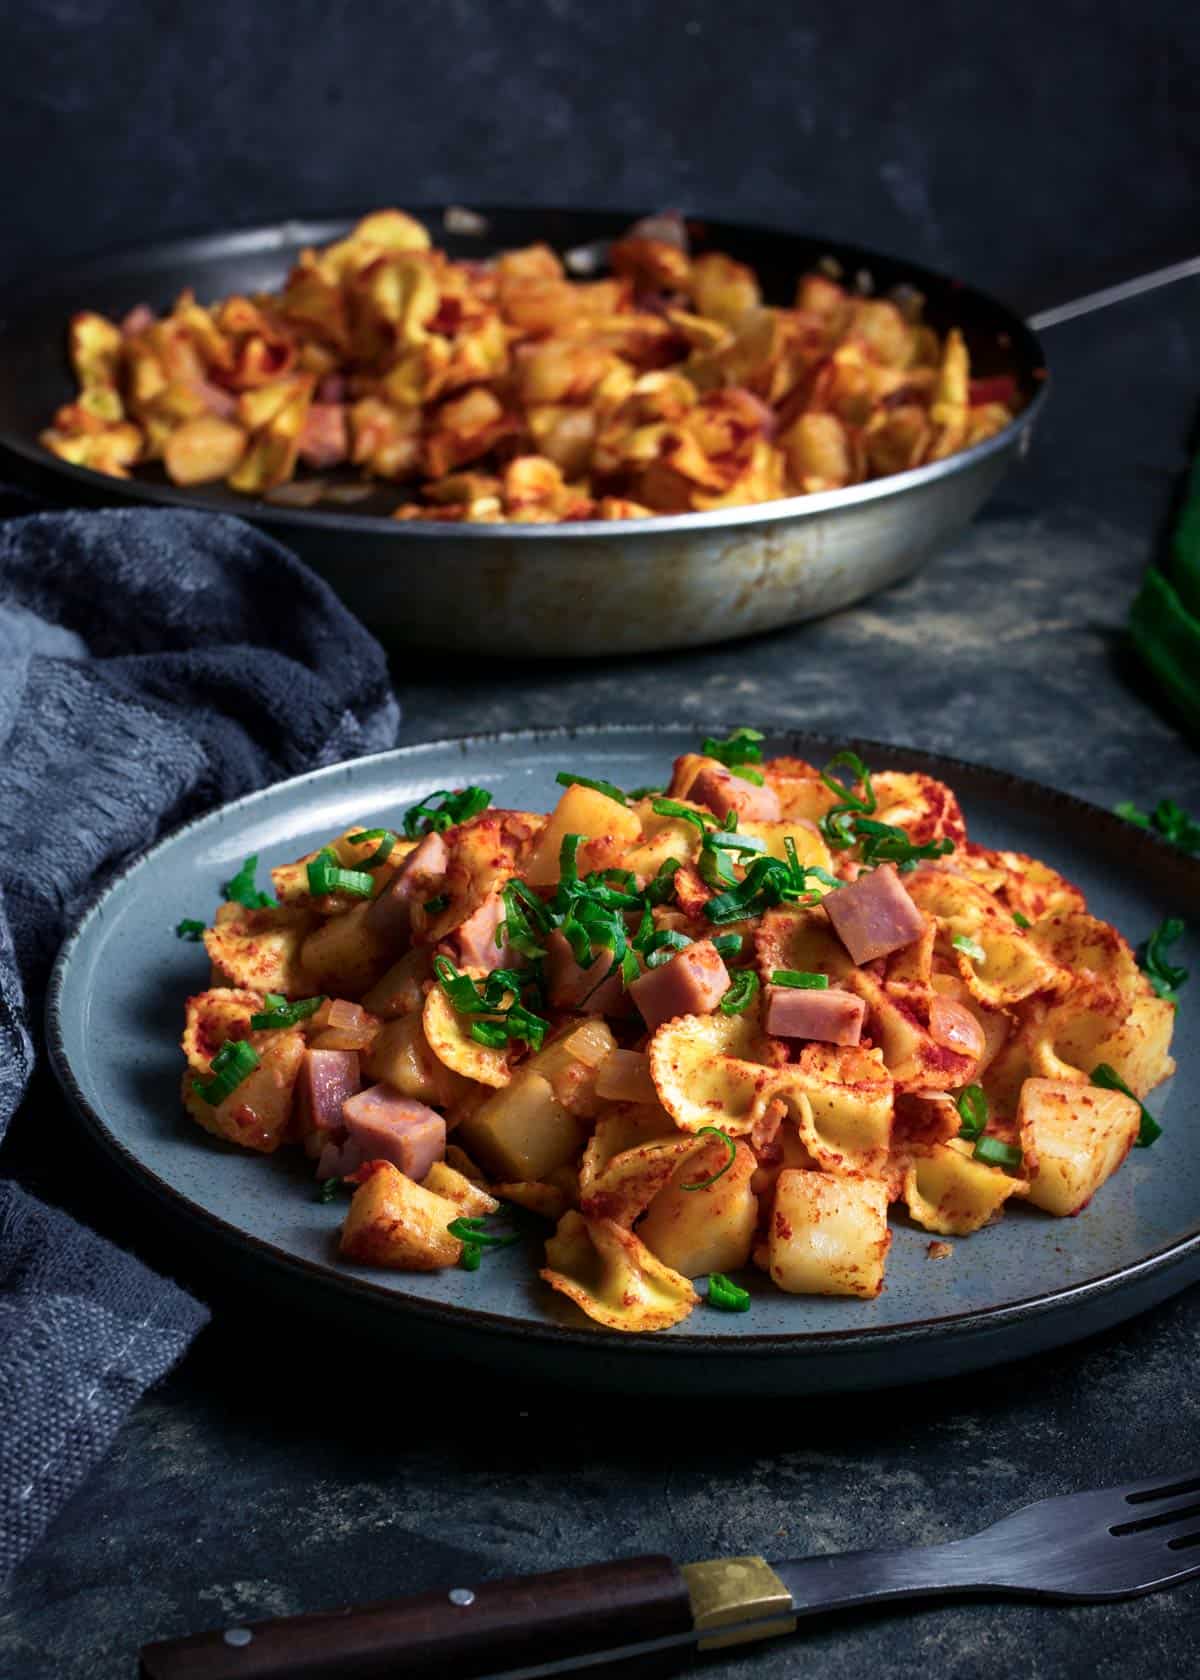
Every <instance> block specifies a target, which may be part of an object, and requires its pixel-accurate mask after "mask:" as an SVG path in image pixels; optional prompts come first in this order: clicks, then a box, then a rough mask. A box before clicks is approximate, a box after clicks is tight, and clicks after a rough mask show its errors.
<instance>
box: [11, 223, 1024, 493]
mask: <svg viewBox="0 0 1200 1680" xmlns="http://www.w3.org/2000/svg"><path fill="white" fill-rule="evenodd" d="M481 249H482V248H481ZM609 262H610V266H611V269H612V273H611V275H606V276H603V277H600V278H594V277H591V276H589V277H587V278H583V277H580V276H579V275H578V274H576V273H573V272H572V266H574V267H575V268H576V269H577V268H578V267H579V266H580V262H579V259H578V258H577V259H576V261H575V263H574V265H572V258H571V255H570V254H568V256H567V257H566V259H563V258H561V257H559V256H558V255H557V254H556V253H555V252H554V251H552V250H551V249H550V248H549V246H547V245H533V246H530V247H528V248H526V249H524V250H516V251H506V252H502V253H500V254H498V255H495V256H492V257H489V258H487V260H480V259H472V260H469V261H455V260H452V259H451V258H450V257H449V256H448V255H447V254H446V253H445V252H443V251H440V250H438V249H436V248H435V247H434V246H433V244H432V241H431V239H430V236H429V233H428V231H427V230H426V228H425V227H424V225H423V224H422V223H420V222H418V221H417V220H415V219H414V218H413V217H411V216H408V215H406V214H404V213H403V212H402V211H399V210H381V211H376V212H375V213H374V214H372V215H369V216H366V217H364V218H363V220H362V221H360V222H359V223H358V224H357V226H356V227H355V228H353V229H352V231H351V232H350V233H349V234H348V235H347V236H346V238H344V239H340V240H338V241H337V242H336V243H334V244H332V245H329V246H326V247H325V248H324V249H322V250H305V251H303V252H302V253H301V255H300V258H299V260H298V261H297V263H296V265H295V266H294V268H293V269H292V271H291V273H290V274H289V275H288V276H287V278H286V280H285V281H284V283H283V285H282V287H281V289H280V290H279V291H277V292H273V293H263V294H259V295H255V296H253V297H236V296H235V297H227V298H224V299H220V300H218V301H216V302H214V303H207V304H201V303H199V302H197V300H196V298H195V296H194V295H193V294H192V292H190V291H185V292H183V293H182V294H181V296H180V297H179V298H178V299H177V300H176V302H175V304H174V306H173V308H171V309H170V311H169V312H168V313H166V314H164V315H162V316H156V315H155V314H154V313H153V312H152V311H151V310H150V309H149V308H147V307H145V306H138V307H137V308H135V309H133V310H132V311H130V312H129V313H128V314H127V315H126V316H125V317H124V318H123V319H122V320H121V321H119V322H118V321H113V320H109V319H107V318H106V317H105V316H102V315H99V314H96V313H94V312H90V311H84V312H81V313H79V314H77V315H75V316H74V317H73V318H72V320H71V323H70V328H69V353H70V359H71V364H72V368H73V371H74V374H75V379H76V382H77V386H78V390H77V393H76V396H75V398H74V400H73V401H71V402H69V403H66V404H64V405H63V406H62V407H61V408H60V409H59V410H58V411H57V413H56V414H55V415H54V417H53V424H52V425H50V426H49V427H48V428H47V429H46V430H45V431H44V432H43V433H42V434H41V442H42V444H43V445H44V446H45V448H47V449H48V450H50V451H51V452H52V453H53V454H55V455H57V456H58V457H59V458H60V459H62V460H65V461H68V462H71V463H72V464H74V465H76V466H84V467H90V468H91V469H92V470H93V471H95V472H101V473H105V474H107V475H109V476H111V477H117V478H128V477H129V476H130V474H131V473H132V472H133V471H134V470H135V469H136V468H137V467H139V466H144V465H148V464H150V463H161V467H162V470H163V471H164V472H165V473H166V475H167V477H168V478H169V479H170V480H171V481H172V482H173V483H175V484H180V485H185V486H187V485H196V484H205V483H212V482H217V481H222V482H224V483H225V484H226V485H228V487H229V488H230V489H232V490H236V491H238V492H240V493H241V494H243V495H247V496H262V497H266V498H267V499H268V500H271V501H276V502H279V503H283V504H287V505H291V506H299V507H304V506H315V505H316V504H318V503H319V502H321V501H323V500H327V501H330V502H339V501H340V502H352V501H353V500H354V499H356V497H358V496H359V495H361V494H366V493H369V491H370V488H371V484H372V483H374V484H376V485H381V484H382V485H388V484H391V485H395V486H397V487H398V489H397V494H398V495H399V498H400V499H399V501H398V503H397V504H396V506H395V509H394V511H395V516H396V517H397V518H398V519H405V520H409V519H423V520H438V521H443V522H445V521H449V522H462V523H468V524H497V523H512V524H529V523H536V524H544V523H554V522H560V521H572V520H580V519H598V520H614V519H636V518H645V517H647V516H649V515H651V514H655V513H687V512H703V511H707V510H711V509H717V508H725V507H737V506H742V505H745V504H748V503H756V502H769V501H773V500H776V499H778V498H779V497H784V496H795V495H804V494H809V493H813V492H819V491H824V490H836V489H842V488H844V487H846V486H848V485H854V484H859V483H862V482H863V481H865V480H867V479H872V478H879V477H881V476H884V475H886V474H888V473H895V472H903V471H905V470H906V469H908V468H911V467H916V466H920V465H922V464H923V463H926V462H929V461H937V460H941V459H942V458H944V457H945V456H947V455H950V454H953V453H955V452H956V451H958V450H961V449H965V448H969V447H970V446H971V445H972V444H974V443H978V442H980V441H981V440H983V439H984V438H987V437H989V436H991V435H992V434H994V433H996V432H998V431H1000V430H1001V429H1002V428H1003V427H1005V426H1006V425H1007V424H1008V423H1009V421H1010V420H1012V419H1013V417H1014V414H1015V412H1016V410H1017V407H1018V406H1019V398H1018V392H1017V387H1016V383H1015V381H1014V380H1013V379H1012V378H1009V377H998V378H990V379H984V380H972V378H971V370H970V359H969V355H968V351H967V347H966V344H965V342H964V340H963V337H962V334H961V333H960V332H959V331H958V329H957V328H953V327H952V328H951V329H950V330H949V331H948V332H947V333H946V334H945V335H944V336H940V335H939V334H938V333H936V332H934V331H933V330H932V329H931V328H930V327H929V326H928V325H926V324H925V323H924V322H923V321H922V319H921V303H920V299H919V297H918V296H917V295H916V293H915V292H913V291H912V290H911V289H909V290H907V291H905V292H903V293H901V294H898V295H897V296H895V297H887V298H884V297H871V296H865V295H863V294H862V293H861V292H860V291H857V290H853V289H850V288H848V287H846V286H844V285H842V284H841V283H839V282H838V281H837V280H835V279H833V278H831V276H830V275H828V274H808V275H804V276H802V277H801V278H800V280H799V281H798V283H797V285H796V288H795V292H794V295H793V296H792V297H791V298H790V299H789V300H788V301H787V303H786V304H785V305H783V306H777V305H775V304H768V303H767V302H766V301H765V300H764V297H763V294H762V290H761V287H760V284H759V280H758V277H757V276H756V275H755V273H754V272H753V270H752V269H750V268H748V267H746V266H745V265H744V264H742V263H739V262H735V261H734V260H733V258H731V257H729V256H726V255H724V254H723V253H721V252H716V251H704V252H693V251H692V250H691V249H690V248H689V235H688V230H687V228H686V226H685V224H684V222H683V220H682V219H681V218H679V217H672V216H665V217H654V218H651V219H650V220H649V221H647V222H646V223H644V224H639V225H638V226H636V227H635V228H633V229H631V230H630V233H629V235H628V236H627V237H625V238H623V239H620V240H617V241H616V242H615V243H614V244H613V246H612V247H611V250H610V252H609ZM335 472H336V473H337V474H338V475H339V476H338V478H337V480H336V482H335V481H334V480H333V479H331V478H330V477H329V475H330V474H331V473H335ZM356 475H357V478H358V479H359V480H360V481H361V482H356V481H355V477H356Z"/></svg>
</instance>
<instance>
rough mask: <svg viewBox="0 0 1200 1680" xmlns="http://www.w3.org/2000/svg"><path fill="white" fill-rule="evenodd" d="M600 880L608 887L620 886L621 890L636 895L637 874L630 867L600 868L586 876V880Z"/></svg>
mask: <svg viewBox="0 0 1200 1680" xmlns="http://www.w3.org/2000/svg"><path fill="white" fill-rule="evenodd" d="M597 879H598V880H600V881H601V882H603V883H604V884H605V885H607V886H610V887H620V889H621V891H622V892H627V893H631V894H632V895H633V896H634V897H636V896H637V876H636V875H635V874H634V873H633V870H632V869H601V870H597V871H596V872H595V873H594V874H592V875H589V876H588V880H589V881H591V880H597Z"/></svg>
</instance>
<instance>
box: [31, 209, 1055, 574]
mask: <svg viewBox="0 0 1200 1680" xmlns="http://www.w3.org/2000/svg"><path fill="white" fill-rule="evenodd" d="M448 208H454V207H453V206H447V205H440V206H439V205H433V204H413V205H412V206H410V213H412V214H415V215H416V216H417V217H418V218H420V217H422V216H424V217H428V218H429V219H430V220H433V219H435V218H436V217H438V216H439V215H440V216H444V215H445V213H446V210H447V209H448ZM471 208H472V209H473V210H474V211H475V212H476V213H478V214H479V215H482V216H485V217H487V216H502V215H511V214H513V213H514V212H515V213H520V214H531V215H537V214H539V213H540V214H542V215H545V216H547V217H550V216H582V217H596V218H604V217H609V216H612V217H614V218H616V219H617V220H622V219H624V218H626V217H628V218H629V220H630V222H632V221H634V220H637V219H638V218H640V217H641V216H644V215H647V214H650V213H651V212H647V211H634V210H624V209H622V208H620V207H615V206H594V205H593V206H585V207H579V206H573V207H572V206H564V205H555V204H521V205H513V204H496V203H478V204H475V205H472V206H471ZM369 213H370V212H365V211H364V212H360V213H359V214H358V215H356V214H355V213H353V212H348V213H345V214H339V213H337V212H329V213H328V214H323V215H307V214H306V215H304V216H292V217H283V218H281V219H279V220H278V221H265V222H254V223H249V224H245V225H241V226H236V227H233V226H230V227H224V228H215V229H214V228H211V227H209V228H206V229H203V230H200V229H197V230H195V231H193V232H190V233H188V232H183V233H180V234H175V235H171V236H170V237H169V238H167V239H161V240H157V241H147V242H143V243H140V244H132V245H126V244H121V245H118V246H115V247H113V248H110V249H108V250H105V251H98V252H94V253H92V254H91V255H90V256H89V255H86V254H85V255H84V256H82V257H81V258H80V259H79V260H78V261H77V262H73V263H72V264H71V266H70V268H69V269H67V270H65V271H63V272H61V273H59V274H56V275H55V278H54V287H53V293H52V294H49V293H47V292H46V291H45V289H43V291H42V292H41V293H39V294H38V299H37V304H36V306H31V305H30V304H29V302H28V298H27V296H26V295H24V291H25V288H27V286H28V281H26V282H25V286H24V287H22V285H21V283H20V282H18V283H17V285H16V286H15V287H14V286H6V287H4V288H3V289H2V290H0V311H3V312H4V313H5V314H7V316H8V317H10V318H9V319H3V318H0V344H2V343H3V339H4V337H5V336H7V333H9V332H11V331H13V330H14V329H15V330H17V331H18V332H19V331H20V329H21V327H22V325H23V324H24V323H25V322H27V321H28V320H30V319H33V318H34V317H35V316H36V315H38V314H39V313H40V311H41V310H43V309H44V308H45V307H46V306H47V303H48V302H53V301H55V300H56V299H57V298H58V296H59V294H60V293H61V294H63V296H64V297H65V296H67V295H69V294H70V291H71V288H72V286H73V285H74V284H76V283H78V284H81V285H82V284H84V283H86V281H87V279H88V277H89V275H91V274H93V273H96V272H98V271H111V270H112V269H113V268H118V269H124V268H126V267H129V268H132V267H134V265H135V264H136V261H137V259H139V258H141V257H146V258H149V257H150V256H151V254H157V255H160V256H163V257H165V256H166V255H167V254H169V253H173V252H175V251H178V252H179V253H180V254H181V255H182V254H183V253H185V252H187V251H188V250H189V249H196V248H204V247H214V246H217V245H220V244H222V243H228V244H232V243H234V242H240V243H242V244H244V245H245V246H246V247H247V248H257V247H259V246H262V247H265V248H267V249H270V248H271V247H272V246H275V247H278V248H280V249H283V248H285V247H286V246H287V245H288V244H289V243H292V242H293V241H294V240H295V239H296V238H297V237H300V238H304V239H310V238H312V237H314V236H317V235H318V234H319V235H320V237H322V238H324V237H328V236H329V234H330V232H331V229H332V231H333V234H334V236H335V237H336V236H337V230H338V229H339V228H340V230H341V231H342V232H344V231H345V229H346V228H348V227H351V226H353V225H354V223H355V222H356V221H357V220H358V219H359V216H360V215H365V214H369ZM683 214H684V216H685V218H686V217H689V216H690V217H691V218H692V219H693V220H695V221H698V222H705V223H708V224H709V225H711V226H713V227H715V228H718V229H728V230H731V231H733V232H735V233H740V234H743V235H746V236H750V237H754V236H767V237H771V238H779V239H792V240H796V241H797V242H807V243H812V244H814V245H821V244H827V245H828V246H829V247H830V251H831V252H832V251H834V250H840V251H842V252H844V253H852V260H853V261H855V262H858V263H862V264H864V265H865V264H867V263H870V262H882V263H884V264H887V265H895V266H896V267H899V268H905V269H908V270H909V271H911V273H912V275H913V278H914V280H915V281H916V282H917V283H918V285H919V284H920V282H922V281H929V280H933V281H936V282H937V283H938V284H939V285H941V286H954V287H957V288H958V289H959V290H960V291H963V292H965V293H969V294H971V295H973V296H974V297H975V298H976V299H978V300H981V301H982V302H984V303H986V304H987V305H988V306H990V307H991V308H994V309H996V310H998V311H999V312H1000V313H1002V314H1003V315H1005V316H1007V317H1008V321H1009V325H1010V326H1015V327H1017V328H1019V330H1020V331H1021V332H1022V333H1023V334H1024V335H1025V336H1026V337H1027V338H1028V340H1029V345H1030V348H1031V350H1032V351H1033V352H1034V353H1035V357H1036V361H1037V365H1038V368H1039V369H1040V378H1038V379H1037V380H1036V389H1035V390H1034V392H1033V394H1032V395H1031V396H1030V398H1029V400H1028V402H1027V403H1026V405H1025V407H1024V408H1023V409H1021V410H1020V412H1019V413H1017V414H1015V415H1014V416H1013V418H1012V419H1011V420H1010V421H1009V423H1008V424H1007V425H1006V426H1004V427H1003V428H1002V429H1001V430H1000V431H999V432H996V433H994V434H993V435H992V436H991V437H988V438H984V439H983V440H982V441H981V442H980V443H976V444H972V446H971V447H970V448H969V449H964V450H960V451H958V452H957V453H955V454H953V455H949V456H947V457H945V459H943V460H940V461H929V462H926V463H925V464H924V465H923V466H919V467H910V468H908V469H906V470H905V471H904V472H898V473H888V474H886V475H885V476H884V477H883V478H878V479H870V480H868V481H866V482H865V483H863V484H852V485H847V486H846V487H845V488H844V489H841V490H824V491H819V492H816V493H814V494H812V495H808V496H781V497H777V498H776V499H774V500H773V501H769V502H754V503H749V504H747V505H746V506H744V507H730V508H714V509H709V510H705V511H696V512H692V513H664V514H655V515H653V516H652V517H651V518H648V519H637V520H602V519H581V520H567V521H563V522H559V523H556V524H546V525H539V524H532V525H525V524H519V523H513V522H512V521H501V522H497V523H496V524H469V523H468V524H461V525H453V524H443V523H440V522H439V521H437V520H422V519H405V520H399V519H394V518H392V517H390V516H389V515H384V514H366V513H357V514H356V513H355V512H354V511H353V509H352V508H351V509H349V510H336V509H332V508H319V507H316V508H289V507H287V506H285V505H281V506H276V505H275V504H274V503H271V502H268V501H266V500H265V499H264V498H263V497H261V496H259V497H249V496H248V497H246V498H245V502H246V508H245V511H244V512H242V511H241V510H240V509H238V508H232V507H231V508H226V507H223V506H222V507H214V506H212V504H210V503H206V502H203V501H198V500H196V499H195V498H194V497H192V496H190V495H189V494H188V491H187V489H186V488H185V487H181V486H177V485H173V484H155V483H147V482H145V481H143V480H141V479H138V478H129V479H114V478H111V477H109V476H108V475H107V474H105V473H98V472H94V471H93V470H92V469H91V468H89V467H82V466H76V465H73V464H72V463H71V462H68V461H63V460H61V459H59V458H58V457H57V456H54V455H53V454H51V452H50V451H49V450H46V449H43V448H42V447H41V445H40V444H39V442H38V440H37V437H36V436H34V437H32V438H25V437H23V436H14V435H13V434H12V433H8V432H5V433H0V446H2V447H3V448H4V449H6V450H9V451H11V452H12V453H13V454H15V455H18V456H19V457H20V458H21V459H22V460H25V461H27V462H29V463H30V464H31V465H33V466H34V467H35V468H38V469H39V470H41V471H43V472H46V473H50V474H54V475H57V476H63V477H66V478H67V479H68V480H73V481H74V482H75V483H77V484H79V485H81V486H85V487H87V488H88V489H90V490H91V491H92V492H93V493H94V494H99V493H101V492H104V493H106V494H107V495H109V496H113V497H119V498H121V499H122V500H127V501H133V502H135V503H136V502H139V501H149V502H151V503H152V504H156V505H159V506H165V507H177V508H189V509H193V510H197V511H201V512H206V513H209V514H212V513H224V514H228V515H230V516H231V517H241V518H244V519H249V520H252V521H255V522H261V523H262V524H264V525H267V526H272V525H280V526H282V527H284V528H285V529H287V528H292V529H297V528H298V529H301V530H307V529H313V530H317V531H321V530H338V531H342V530H346V529H350V530H353V531H362V532H364V533H366V532H374V533H375V534H376V535H384V534H388V535H392V536H397V537H407V538H409V539H410V540H411V539H413V538H417V537H421V538H429V539H431V540H433V541H443V542H444V541H451V540H466V541H468V542H483V543H488V542H496V541H498V540H507V541H510V542H512V541H521V542H524V541H525V540H526V539H529V540H532V541H535V542H553V541H554V540H555V539H556V538H557V539H561V540H566V541H570V542H584V543H585V544H586V543H587V542H588V541H589V540H591V541H595V540H597V539H599V538H601V537H607V538H608V539H610V540H612V539H613V538H614V537H620V536H622V535H627V534H628V533H629V530H630V528H633V529H635V530H636V532H637V533H638V534H644V535H646V536H654V535H663V534H669V533H677V532H683V533H685V534H686V533H688V532H692V531H710V530H726V529H737V528H739V527H741V526H744V525H755V524H765V525H772V524H776V523H778V522H779V521H781V520H799V519H806V518H817V517H819V516H820V515H821V514H826V513H837V512H838V511H840V510H842V509H845V508H852V507H859V506H862V505H863V504H867V503H871V502H874V501H878V500H879V499H880V498H881V497H884V496H887V495H890V494H895V495H897V496H900V495H902V494H904V492H905V491H908V490H917V489H921V488H923V487H925V486H927V485H931V484H934V483H936V482H937V481H938V480H939V479H943V478H948V477H953V476H954V475H955V474H957V473H959V472H965V471H969V470H970V468H972V467H974V466H979V465H981V464H982V463H983V462H984V461H986V460H987V459H989V458H990V457H991V456H992V455H994V454H1000V453H1003V452H1006V451H1008V450H1010V449H1013V448H1016V447H1019V446H1020V444H1021V442H1022V439H1023V438H1025V437H1026V436H1027V434H1028V432H1029V430H1030V428H1032V427H1033V425H1034V424H1035V423H1036V422H1037V420H1038V417H1039V416H1040V414H1041V412H1042V409H1043V407H1044V406H1045V401H1046V398H1047V395H1048V393H1049V389H1050V383H1051V381H1050V375H1049V368H1048V363H1047V359H1046V352H1045V347H1044V346H1043V344H1042V341H1041V338H1040V336H1039V335H1038V333H1037V332H1036V331H1035V329H1034V328H1033V327H1032V326H1031V325H1030V324H1029V322H1028V321H1027V320H1026V319H1025V317H1024V316H1023V315H1022V314H1021V313H1020V312H1019V311H1018V310H1016V309H1014V308H1012V307H1011V306H1010V305H1009V304H1007V303H1005V302H1003V301H1002V300H1001V299H1000V298H998V297H996V296H995V295H994V294H993V293H992V292H989V291H986V290H985V289H984V288H982V287H980V286H976V285H974V284H973V283H972V282H968V281H960V280H956V279H955V278H954V277H953V276H952V275H949V274H947V273H945V272H944V271H943V270H940V269H936V268H931V267H930V266H929V265H928V264H927V263H922V262H918V261H915V260H912V259H910V258H907V257H898V256H894V255H892V254H891V253H890V252H886V251H881V250H878V249H876V248H874V247H871V246H866V245H859V244H857V243H856V242H855V241H853V240H847V239H839V238H835V237H830V238H828V239H827V238H826V237H825V236H824V235H818V234H813V233H809V232H805V231H803V230H800V229H796V228H785V227H782V226H780V225H778V224H775V223H772V222H746V221H742V220H741V219H740V218H737V217H734V218H732V219H730V218H729V217H726V216H712V215H708V214H707V213H705V212H703V211H684V212H683ZM65 307H68V308H70V307H71V305H69V304H68V305H65ZM74 307H75V308H82V307H84V306H83V305H81V304H78V303H76V304H75V305H74Z"/></svg>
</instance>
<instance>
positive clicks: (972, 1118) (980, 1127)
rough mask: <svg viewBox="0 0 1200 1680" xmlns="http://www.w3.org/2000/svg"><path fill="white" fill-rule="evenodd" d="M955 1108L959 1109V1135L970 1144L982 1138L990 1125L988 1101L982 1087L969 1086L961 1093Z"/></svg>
mask: <svg viewBox="0 0 1200 1680" xmlns="http://www.w3.org/2000/svg"><path fill="white" fill-rule="evenodd" d="M954 1106H955V1107H956V1108H957V1109H958V1120H959V1125H958V1135H959V1137H960V1138H965V1139H966V1141H967V1142H968V1143H974V1141H975V1139H976V1138H981V1137H982V1136H983V1133H984V1128H985V1127H986V1125H987V1123H988V1100H987V1095H986V1093H985V1091H984V1089H983V1086H982V1085H968V1086H967V1087H966V1089H965V1090H963V1091H960V1092H959V1094H958V1097H957V1099H956V1100H955V1104H954Z"/></svg>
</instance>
